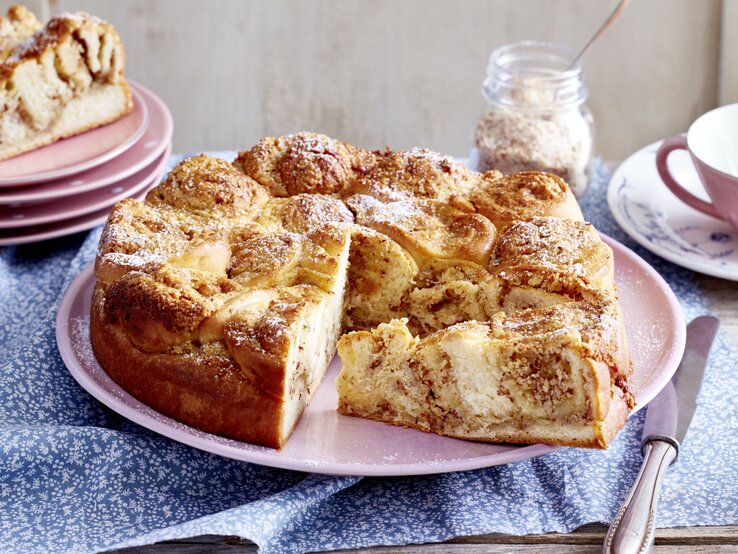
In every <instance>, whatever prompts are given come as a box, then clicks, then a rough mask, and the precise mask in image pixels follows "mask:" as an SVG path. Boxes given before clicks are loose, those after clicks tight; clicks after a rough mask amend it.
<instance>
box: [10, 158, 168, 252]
mask: <svg viewBox="0 0 738 554" xmlns="http://www.w3.org/2000/svg"><path fill="white" fill-rule="evenodd" d="M170 148H171V147H170ZM168 157H169V150H167V152H166V153H165V154H164V156H163V159H164V160H166V159H167V158H168ZM165 166H166V163H164V164H163V165H162V167H161V170H163V169H164V167H165ZM161 170H160V172H159V173H157V174H156V175H155V176H154V178H153V179H152V180H150V181H149V182H147V183H146V184H145V185H143V186H142V187H141V188H140V189H139V191H138V192H137V193H133V194H132V195H131V197H132V198H136V199H138V200H143V199H144V197H145V196H146V193H148V192H149V190H151V189H152V188H154V187H155V186H156V185H158V184H159V178H160V176H161V172H162V171H161ZM108 215H110V205H108V206H106V207H104V208H102V209H99V210H95V211H91V212H88V213H85V214H84V215H80V216H77V217H72V218H69V219H63V220H60V221H56V222H53V223H46V224H42V225H31V226H29V227H22V228H15V229H5V230H0V246H13V245H21V244H28V243H32V242H39V241H42V240H48V239H53V238H58V237H63V236H66V235H72V234H74V233H79V232H81V231H88V230H90V229H93V228H95V227H97V226H99V225H102V224H103V223H105V221H107V219H108Z"/></svg>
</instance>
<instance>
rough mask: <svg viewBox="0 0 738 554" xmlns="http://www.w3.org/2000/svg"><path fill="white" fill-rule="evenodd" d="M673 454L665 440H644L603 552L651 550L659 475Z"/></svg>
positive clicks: (629, 553)
mask: <svg viewBox="0 0 738 554" xmlns="http://www.w3.org/2000/svg"><path fill="white" fill-rule="evenodd" d="M676 457H677V449H676V448H675V447H674V446H673V445H672V444H671V443H669V442H666V441H662V440H651V441H649V442H646V443H645V445H644V446H643V465H642V466H641V471H640V472H639V473H638V477H636V480H635V483H634V484H633V487H632V488H631V489H630V492H629V493H628V496H627V497H626V499H625V503H624V504H623V507H622V508H620V511H619V512H618V514H617V515H616V516H615V519H614V520H613V522H612V524H611V525H610V529H609V530H608V532H607V536H606V537H605V544H604V545H603V547H602V552H603V553H605V554H638V553H641V552H648V551H649V550H651V547H652V546H653V539H654V531H655V526H656V506H657V505H658V503H659V493H660V492H661V479H662V478H663V476H664V473H665V472H666V468H668V467H669V466H670V465H671V463H672V462H673V461H674V460H675V459H676Z"/></svg>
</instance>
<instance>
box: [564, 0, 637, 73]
mask: <svg viewBox="0 0 738 554" xmlns="http://www.w3.org/2000/svg"><path fill="white" fill-rule="evenodd" d="M629 1H630V0H620V3H619V4H618V5H617V6H616V7H615V9H614V10H613V12H612V13H611V14H610V17H608V18H607V19H606V20H605V22H604V23H603V24H602V25H601V26H600V28H599V29H597V32H596V33H595V34H594V35H592V38H591V39H589V42H587V44H585V45H584V48H582V49H581V50H580V51H579V54H577V56H576V58H574V59H573V60H572V62H571V63H570V64H569V67H567V69H571V68H572V67H574V66H575V65H576V64H577V62H578V61H579V59H580V58H581V57H582V56H584V53H585V52H586V51H587V49H588V48H589V47H590V46H592V45H593V44H594V43H595V42H596V41H597V40H599V38H600V37H601V36H602V35H604V34H605V33H606V32H607V30H608V29H609V28H610V27H612V25H613V23H615V21H617V19H618V17H620V15H621V14H622V13H623V11H625V8H626V6H627V5H628V2H629Z"/></svg>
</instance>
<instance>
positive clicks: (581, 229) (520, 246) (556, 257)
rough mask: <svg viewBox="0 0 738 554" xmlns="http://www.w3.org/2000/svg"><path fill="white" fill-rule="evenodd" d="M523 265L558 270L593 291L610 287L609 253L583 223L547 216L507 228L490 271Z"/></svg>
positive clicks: (498, 242)
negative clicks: (587, 284) (582, 282)
mask: <svg viewBox="0 0 738 554" xmlns="http://www.w3.org/2000/svg"><path fill="white" fill-rule="evenodd" d="M525 265H536V266H545V267H549V268H552V269H557V270H560V271H562V272H565V273H566V274H568V275H572V276H576V277H579V278H581V279H583V280H584V281H585V282H587V283H590V284H591V285H593V286H596V287H602V288H611V287H612V286H613V275H614V262H613V254H612V249H611V248H610V247H609V246H607V245H606V244H605V243H604V242H602V239H600V237H599V234H598V233H597V231H596V230H595V228H594V227H593V226H592V225H591V224H589V223H584V222H582V221H572V220H566V219H561V218H558V217H550V216H548V217H535V218H532V219H530V220H528V221H518V222H515V223H513V224H511V225H509V226H508V227H507V229H506V230H505V232H504V233H503V234H502V235H501V236H500V240H499V241H497V245H496V246H495V252H494V256H493V260H492V262H491V265H490V269H491V270H492V271H500V270H502V269H506V268H508V271H509V268H510V267H515V266H525Z"/></svg>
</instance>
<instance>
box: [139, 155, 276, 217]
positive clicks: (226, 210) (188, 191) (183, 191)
mask: <svg viewBox="0 0 738 554" xmlns="http://www.w3.org/2000/svg"><path fill="white" fill-rule="evenodd" d="M268 199H269V195H268V194H267V192H266V191H265V190H264V188H263V187H262V186H261V185H259V184H258V183H257V182H256V181H254V180H253V179H251V178H249V177H247V176H246V175H244V174H243V173H242V172H240V171H238V170H237V169H236V168H235V167H233V165H231V164H230V163H228V162H226V161H225V160H220V159H218V158H212V157H210V156H205V155H202V154H201V155H199V156H193V157H191V158H187V159H186V160H184V161H183V162H182V163H180V164H177V166H176V167H175V168H174V169H172V171H170V172H169V174H168V175H167V176H166V179H164V181H162V182H161V183H160V184H159V186H157V187H155V188H154V189H152V190H151V191H150V192H149V193H148V195H147V196H146V201H147V203H148V204H149V205H152V206H157V205H160V204H165V205H167V206H171V207H172V208H176V209H182V210H185V211H187V212H190V213H192V214H195V215H199V216H202V217H208V218H212V217H216V218H223V217H225V218H232V217H237V216H245V215H248V213H249V212H250V211H251V210H253V209H255V208H257V207H258V206H260V205H261V204H264V203H265V202H266V201H267V200H268Z"/></svg>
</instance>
